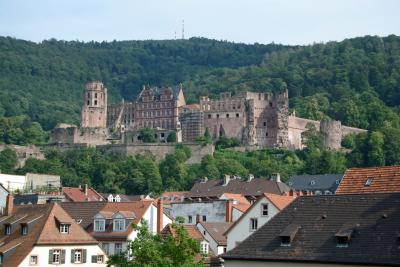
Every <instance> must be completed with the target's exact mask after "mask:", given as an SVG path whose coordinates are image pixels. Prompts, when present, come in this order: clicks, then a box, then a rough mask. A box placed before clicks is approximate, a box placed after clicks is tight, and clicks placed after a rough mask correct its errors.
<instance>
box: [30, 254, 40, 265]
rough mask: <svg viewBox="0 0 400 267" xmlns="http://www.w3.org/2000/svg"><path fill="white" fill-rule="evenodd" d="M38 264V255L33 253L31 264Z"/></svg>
mask: <svg viewBox="0 0 400 267" xmlns="http://www.w3.org/2000/svg"><path fill="white" fill-rule="evenodd" d="M37 264H38V255H31V256H30V257H29V265H37Z"/></svg>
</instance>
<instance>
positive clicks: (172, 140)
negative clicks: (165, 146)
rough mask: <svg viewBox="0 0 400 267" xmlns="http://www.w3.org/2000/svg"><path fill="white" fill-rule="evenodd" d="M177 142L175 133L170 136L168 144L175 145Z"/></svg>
mask: <svg viewBox="0 0 400 267" xmlns="http://www.w3.org/2000/svg"><path fill="white" fill-rule="evenodd" d="M176 141H177V137H176V132H175V131H173V132H171V133H170V134H169V135H168V137H167V142H168V143H175V142H176Z"/></svg>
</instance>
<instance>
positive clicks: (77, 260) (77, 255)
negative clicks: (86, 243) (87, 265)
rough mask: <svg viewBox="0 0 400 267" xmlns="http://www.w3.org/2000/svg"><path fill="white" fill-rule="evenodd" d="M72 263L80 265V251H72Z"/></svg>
mask: <svg viewBox="0 0 400 267" xmlns="http://www.w3.org/2000/svg"><path fill="white" fill-rule="evenodd" d="M73 254H74V263H82V250H81V249H76V250H74V253H73Z"/></svg>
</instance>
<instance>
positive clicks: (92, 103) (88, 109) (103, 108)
mask: <svg viewBox="0 0 400 267" xmlns="http://www.w3.org/2000/svg"><path fill="white" fill-rule="evenodd" d="M83 98H84V102H83V105H82V112H81V116H82V118H81V127H82V128H106V127H107V88H105V87H104V85H103V83H101V82H98V81H95V82H90V83H87V84H86V90H85V93H84V97H83Z"/></svg>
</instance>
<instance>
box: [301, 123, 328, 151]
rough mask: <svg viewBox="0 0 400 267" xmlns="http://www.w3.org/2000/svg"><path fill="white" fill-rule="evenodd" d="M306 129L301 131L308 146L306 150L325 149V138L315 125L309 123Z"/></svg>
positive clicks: (302, 138) (304, 142) (302, 137)
mask: <svg viewBox="0 0 400 267" xmlns="http://www.w3.org/2000/svg"><path fill="white" fill-rule="evenodd" d="M306 129H307V130H306V131H304V132H303V133H301V141H302V143H303V144H304V145H305V146H306V150H307V151H311V150H315V149H323V147H324V140H323V138H322V135H321V134H320V133H319V132H318V131H317V128H316V127H315V125H314V124H312V123H308V124H307V125H306Z"/></svg>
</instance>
